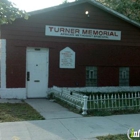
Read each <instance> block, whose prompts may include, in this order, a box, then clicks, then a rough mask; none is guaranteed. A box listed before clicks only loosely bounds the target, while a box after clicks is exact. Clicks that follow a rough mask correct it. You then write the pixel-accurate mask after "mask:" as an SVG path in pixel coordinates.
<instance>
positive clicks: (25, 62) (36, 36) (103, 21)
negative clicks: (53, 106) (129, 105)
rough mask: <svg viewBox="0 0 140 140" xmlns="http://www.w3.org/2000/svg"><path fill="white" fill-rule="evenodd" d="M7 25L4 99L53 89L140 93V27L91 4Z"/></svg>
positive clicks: (3, 42) (3, 45) (50, 10)
mask: <svg viewBox="0 0 140 140" xmlns="http://www.w3.org/2000/svg"><path fill="white" fill-rule="evenodd" d="M29 14H30V17H29V19H28V20H24V19H17V20H16V21H15V22H13V24H8V25H2V26H1V27H0V30H1V35H0V38H1V43H0V48H1V55H0V56H1V89H0V91H1V98H34V97H46V96H47V93H48V90H49V89H50V88H51V87H52V86H53V85H55V86H59V87H92V88H93V90H94V89H95V90H96V91H100V89H103V91H113V90H114V91H115V90H140V88H139V87H140V61H139V60H140V24H139V23H136V22H134V21H132V20H130V19H128V18H127V17H125V16H123V15H121V14H119V13H117V12H115V11H113V10H111V9H109V8H107V7H105V6H103V5H101V4H100V3H98V2H95V1H92V0H87V1H78V2H73V3H68V4H64V5H60V6H56V7H51V8H47V9H43V10H38V11H34V12H30V13H29Z"/></svg>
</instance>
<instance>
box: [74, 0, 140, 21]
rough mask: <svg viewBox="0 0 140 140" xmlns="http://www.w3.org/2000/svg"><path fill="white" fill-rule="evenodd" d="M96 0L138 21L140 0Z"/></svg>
mask: <svg viewBox="0 0 140 140" xmlns="http://www.w3.org/2000/svg"><path fill="white" fill-rule="evenodd" d="M75 1H79V0H75ZM96 1H98V2H100V3H101V4H103V5H105V6H107V7H109V8H111V9H113V10H115V11H117V12H119V13H121V14H123V15H125V16H127V17H128V18H130V19H132V20H135V21H137V22H140V0H96Z"/></svg>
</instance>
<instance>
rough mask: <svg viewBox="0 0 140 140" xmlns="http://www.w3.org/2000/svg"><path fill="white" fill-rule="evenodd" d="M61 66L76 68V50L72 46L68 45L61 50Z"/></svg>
mask: <svg viewBox="0 0 140 140" xmlns="http://www.w3.org/2000/svg"><path fill="white" fill-rule="evenodd" d="M59 67H60V68H65V69H74V68H75V52H74V51H73V50H72V49H71V48H69V47H66V48H65V49H63V50H61V51H60V62H59Z"/></svg>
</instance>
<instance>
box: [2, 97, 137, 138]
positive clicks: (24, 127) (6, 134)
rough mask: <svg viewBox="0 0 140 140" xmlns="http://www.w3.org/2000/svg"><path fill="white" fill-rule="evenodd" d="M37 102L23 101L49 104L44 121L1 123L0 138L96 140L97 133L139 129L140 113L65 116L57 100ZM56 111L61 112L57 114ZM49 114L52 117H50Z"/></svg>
mask: <svg viewBox="0 0 140 140" xmlns="http://www.w3.org/2000/svg"><path fill="white" fill-rule="evenodd" d="M38 101H39V100H38V99H34V100H27V101H26V102H30V104H31V103H32V105H33V104H34V103H35V102H37V103H35V104H34V105H36V107H37V108H38V110H39V108H40V109H41V108H42V107H41V106H42V105H43V106H44V103H45V104H48V109H50V110H49V111H48V115H47V114H45V115H46V118H47V120H41V121H23V122H9V123H0V140H96V138H95V137H96V136H103V135H108V134H120V133H122V134H126V133H127V130H128V129H129V128H134V129H135V130H139V129H140V114H134V115H115V116H107V117H82V116H81V115H78V114H75V113H74V114H73V113H72V114H71V112H70V113H69V116H68V114H67V111H68V110H67V109H65V108H63V107H61V106H59V105H58V106H57V104H56V103H54V102H50V103H46V102H44V101H45V99H40V102H38ZM43 102H44V103H43ZM47 102H48V101H47ZM41 103H42V105H41ZM37 104H38V105H37ZM39 104H40V105H39ZM50 104H54V105H53V106H52V109H54V112H51V107H49V105H50ZM53 107H54V108H53ZM46 109H47V107H46V106H44V108H42V110H40V111H41V112H42V113H43V112H46ZM59 109H60V110H59ZM44 110H45V111H44ZM55 111H56V114H55ZM59 111H60V112H61V113H60V114H59V115H57V113H58V112H59ZM46 113H47V112H46ZM51 113H52V114H53V115H52V117H53V118H50V117H51ZM65 113H66V114H65ZM61 115H62V116H61ZM61 117H62V118H61Z"/></svg>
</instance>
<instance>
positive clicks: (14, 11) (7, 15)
mask: <svg viewBox="0 0 140 140" xmlns="http://www.w3.org/2000/svg"><path fill="white" fill-rule="evenodd" d="M16 18H25V19H28V15H27V13H26V12H25V11H23V10H19V9H18V8H16V6H15V4H13V3H12V2H10V1H9V0H0V25H1V24H5V23H12V22H13V21H14V20H15V19H16Z"/></svg>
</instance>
